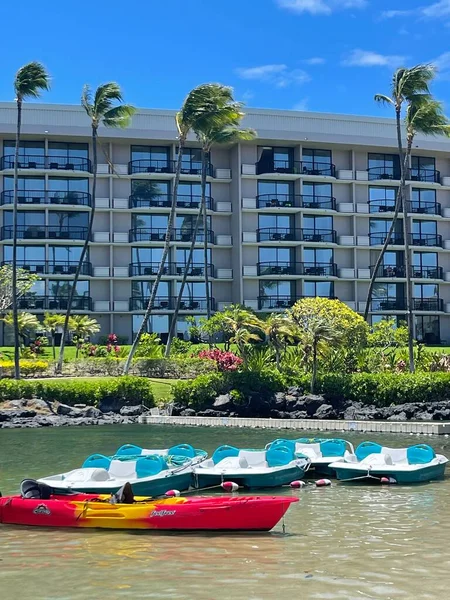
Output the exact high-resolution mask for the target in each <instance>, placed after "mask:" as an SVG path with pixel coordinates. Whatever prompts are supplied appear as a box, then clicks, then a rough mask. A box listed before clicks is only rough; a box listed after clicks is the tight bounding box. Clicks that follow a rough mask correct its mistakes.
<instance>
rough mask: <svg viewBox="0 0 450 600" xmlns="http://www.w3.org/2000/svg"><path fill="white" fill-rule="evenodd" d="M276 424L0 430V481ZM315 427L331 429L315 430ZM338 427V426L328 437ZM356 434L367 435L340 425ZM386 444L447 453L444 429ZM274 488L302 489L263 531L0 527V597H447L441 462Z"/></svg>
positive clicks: (244, 443) (230, 437)
mask: <svg viewBox="0 0 450 600" xmlns="http://www.w3.org/2000/svg"><path fill="white" fill-rule="evenodd" d="M284 435H285V432H281V431H280V432H277V431H275V430H270V431H269V430H246V429H219V428H214V429H212V428H211V429H206V428H182V427H169V426H145V425H142V426H139V425H133V426H114V427H86V428H80V427H72V428H55V429H28V430H27V429H23V430H0V490H1V492H2V493H3V495H5V494H8V493H11V492H16V491H17V488H18V484H19V482H20V480H21V479H23V478H25V477H39V476H43V475H48V474H51V473H56V472H61V471H66V470H69V469H71V468H75V467H78V466H80V464H81V462H82V461H83V460H84V458H85V457H86V456H87V455H88V454H90V453H92V452H102V453H104V454H111V453H113V452H114V450H115V449H117V448H118V447H119V446H120V445H121V444H123V443H127V442H132V443H135V444H138V445H142V446H146V447H154V448H157V447H168V446H170V445H172V444H175V443H181V442H188V443H191V444H193V445H195V446H196V447H199V448H204V449H205V450H208V451H210V452H211V451H212V450H213V449H214V448H215V447H216V446H218V445H220V444H222V443H230V444H233V445H236V446H241V447H258V446H259V447H261V446H263V445H265V444H266V443H267V442H268V441H270V440H271V439H274V438H276V437H283V436H284ZM318 435H321V436H322V437H333V435H330V434H328V435H324V434H319V433H318ZM336 435H337V434H335V437H336ZM347 437H348V439H349V440H350V441H351V442H352V443H354V444H357V443H359V442H360V441H363V440H364V439H366V436H362V435H355V434H351V435H350V434H349V435H348V436H347ZM376 439H377V441H380V443H382V444H384V445H388V446H405V445H410V444H413V443H429V444H430V445H432V446H433V447H434V449H435V450H436V451H438V452H440V453H443V454H446V455H447V456H450V439H447V438H444V437H439V438H438V437H425V436H401V435H388V434H385V435H384V436H383V435H379V436H378V437H377V438H376ZM276 493H282V494H286V495H291V494H294V495H296V496H298V497H299V498H300V502H299V503H298V504H295V505H293V506H292V507H291V508H290V510H289V512H288V513H287V516H286V533H285V534H283V533H282V529H281V525H278V526H277V527H276V529H275V530H273V531H272V532H270V533H267V534H266V533H265V534H232V535H229V534H182V535H179V534H178V535H177V534H163V533H160V534H152V533H148V532H138V533H133V532H112V531H89V530H52V529H37V528H36V529H33V528H28V527H12V526H2V525H0V597H1V598H5V600H6V599H8V600H15V599H16V598H33V600H85V599H86V598H90V599H95V600H96V599H101V600H116V599H117V600H120V599H124V600H126V599H128V598H129V599H133V600H136V599H141V598H154V599H158V600H159V599H166V598H170V599H171V600H222V599H225V598H233V597H234V598H239V599H241V600H269V599H278V598H301V599H302V600H309V599H321V600H362V599H368V598H373V599H377V600H390V599H395V600H397V599H404V600H419V599H430V600H441V599H446V598H449V597H450V468H449V473H448V475H447V477H446V479H444V480H443V481H440V482H435V483H430V484H424V485H420V486H404V487H400V486H391V487H382V486H364V485H348V484H347V485H346V484H338V483H335V482H333V485H332V486H331V487H329V488H315V487H314V486H312V485H311V486H307V487H306V488H304V489H303V490H295V491H294V490H290V489H283V490H279V491H277V492H276Z"/></svg>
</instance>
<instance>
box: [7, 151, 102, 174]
mask: <svg viewBox="0 0 450 600" xmlns="http://www.w3.org/2000/svg"><path fill="white" fill-rule="evenodd" d="M14 163H15V157H14V155H9V156H2V158H1V159H0V171H3V170H4V169H14ZM17 166H18V168H19V169H40V170H43V169H49V170H52V171H86V172H87V173H92V164H91V161H90V160H89V159H88V158H84V157H83V156H48V155H47V156H46V155H44V154H36V155H33V154H29V155H27V156H19V161H18V165H17Z"/></svg>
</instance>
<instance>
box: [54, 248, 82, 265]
mask: <svg viewBox="0 0 450 600" xmlns="http://www.w3.org/2000/svg"><path fill="white" fill-rule="evenodd" d="M81 250H82V246H49V248H48V258H49V260H50V261H51V262H52V263H53V264H58V263H68V262H69V263H77V262H78V261H79V260H80V256H81ZM84 260H85V261H88V260H89V258H88V256H87V255H86V256H85V257H84Z"/></svg>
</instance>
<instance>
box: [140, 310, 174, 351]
mask: <svg viewBox="0 0 450 600" xmlns="http://www.w3.org/2000/svg"><path fill="white" fill-rule="evenodd" d="M143 318H144V317H143V315H133V338H134V336H135V335H136V333H137V332H138V331H139V328H140V326H141V324H142V320H143ZM147 332H148V333H157V334H158V337H160V338H161V342H162V343H163V344H164V343H165V342H166V340H167V336H168V334H169V316H168V315H151V316H150V319H149V320H148V322H147Z"/></svg>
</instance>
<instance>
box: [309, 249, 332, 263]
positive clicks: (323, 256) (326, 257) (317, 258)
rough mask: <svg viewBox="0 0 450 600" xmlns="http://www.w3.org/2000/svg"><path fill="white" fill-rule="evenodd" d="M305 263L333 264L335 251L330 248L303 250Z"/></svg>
mask: <svg viewBox="0 0 450 600" xmlns="http://www.w3.org/2000/svg"><path fill="white" fill-rule="evenodd" d="M303 261H304V262H305V263H309V264H321V265H325V264H330V265H331V264H333V250H332V249H330V248H303Z"/></svg>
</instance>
